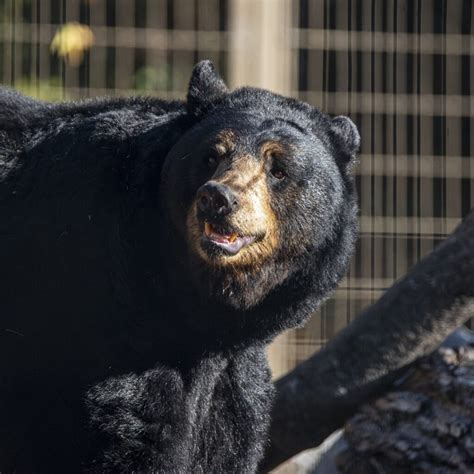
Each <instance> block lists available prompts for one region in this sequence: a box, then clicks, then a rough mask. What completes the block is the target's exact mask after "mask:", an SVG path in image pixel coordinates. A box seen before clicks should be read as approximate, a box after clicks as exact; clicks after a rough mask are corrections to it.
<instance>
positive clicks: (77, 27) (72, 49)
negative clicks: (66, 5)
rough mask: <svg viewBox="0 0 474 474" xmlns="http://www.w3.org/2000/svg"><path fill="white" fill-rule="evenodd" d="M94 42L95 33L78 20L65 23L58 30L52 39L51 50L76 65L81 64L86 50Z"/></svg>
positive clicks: (70, 63)
mask: <svg viewBox="0 0 474 474" xmlns="http://www.w3.org/2000/svg"><path fill="white" fill-rule="evenodd" d="M93 44H94V33H92V30H91V29H90V28H89V27H88V26H86V25H81V24H80V23H77V22H71V23H65V24H64V25H63V26H61V28H59V30H58V31H56V33H55V35H54V37H53V40H52V41H51V52H53V53H56V54H57V55H58V56H59V57H62V58H64V59H65V60H66V62H67V63H68V64H69V65H71V66H74V67H77V66H79V65H80V64H81V62H82V59H83V58H84V52H85V51H87V50H88V49H90V48H91V46H92V45H93Z"/></svg>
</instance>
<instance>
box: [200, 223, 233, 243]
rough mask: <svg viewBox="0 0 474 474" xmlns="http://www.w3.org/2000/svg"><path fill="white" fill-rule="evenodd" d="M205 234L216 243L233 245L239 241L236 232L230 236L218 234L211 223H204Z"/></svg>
mask: <svg viewBox="0 0 474 474" xmlns="http://www.w3.org/2000/svg"><path fill="white" fill-rule="evenodd" d="M204 233H205V234H206V237H207V238H208V239H211V240H213V241H214V242H219V243H223V244H225V243H233V242H235V241H236V239H237V234H236V233H235V232H231V233H229V234H221V233H219V232H216V230H215V229H214V228H213V226H212V225H211V224H209V222H205V223H204Z"/></svg>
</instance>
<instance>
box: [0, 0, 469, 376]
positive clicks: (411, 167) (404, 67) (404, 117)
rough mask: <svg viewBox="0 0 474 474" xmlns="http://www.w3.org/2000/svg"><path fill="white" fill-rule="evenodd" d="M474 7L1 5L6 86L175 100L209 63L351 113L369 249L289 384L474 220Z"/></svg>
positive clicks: (169, 2)
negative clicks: (358, 143)
mask: <svg viewBox="0 0 474 474" xmlns="http://www.w3.org/2000/svg"><path fill="white" fill-rule="evenodd" d="M472 3H473V2H472V0H449V1H448V0H385V1H383V0H295V1H291V0H129V1H128V0H67V1H66V0H41V2H40V1H39V0H17V1H14V0H0V25H1V31H0V43H1V48H0V81H1V82H2V83H4V84H9V85H11V86H13V87H15V88H18V89H19V90H21V91H23V92H25V93H26V94H29V95H33V96H36V97H41V98H45V99H51V100H61V99H76V98H81V97H90V96H96V95H103V94H107V95H127V94H137V93H141V94H154V95H155V94H156V95H160V96H164V97H173V98H175V97H183V96H184V94H185V90H186V86H187V80H188V77H189V73H190V71H191V68H192V66H193V64H194V63H195V62H197V61H198V60H199V59H202V58H210V59H212V60H213V61H214V62H215V64H216V66H217V67H218V69H219V71H220V72H221V74H222V75H223V77H224V78H225V79H226V80H227V81H228V82H229V83H230V84H231V85H243V84H244V83H248V84H250V85H257V86H264V87H269V88H272V89H274V90H276V91H279V92H282V93H285V94H288V95H292V96H295V97H298V98H300V99H302V100H305V101H308V102H310V103H311V104H313V105H315V106H317V107H319V108H321V109H323V110H325V111H327V112H329V113H331V114H344V115H349V116H351V118H352V119H353V120H354V121H355V122H356V124H357V125H358V127H359V129H360V132H361V136H362V147H361V152H360V164H359V166H358V167H357V168H356V170H355V173H356V179H357V187H358V191H359V196H360V207H361V211H360V227H361V237H360V240H359V243H358V246H357V252H356V255H355V257H354V259H353V262H352V266H351V270H350V272H349V274H348V276H347V277H346V278H345V279H344V281H343V282H342V284H341V285H340V286H339V288H338V290H337V291H336V292H335V294H334V295H333V297H332V298H331V299H330V300H329V301H328V302H327V303H326V305H325V306H324V307H323V308H322V309H321V310H320V311H319V312H318V313H317V314H316V315H314V317H313V318H312V320H311V321H310V323H309V324H308V325H307V326H306V327H305V328H303V329H298V330H295V331H292V332H291V333H290V334H288V335H286V336H284V337H282V338H279V339H278V340H277V341H276V343H275V344H274V346H273V349H272V352H271V353H272V363H273V367H274V370H275V373H277V374H280V373H282V372H284V371H286V370H288V369H289V368H291V367H292V366H293V365H294V364H296V363H297V362H299V361H301V360H303V359H304V358H306V357H307V356H309V355H310V354H311V353H312V352H314V351H315V350H316V349H318V348H319V347H320V346H321V345H322V344H324V343H325V341H327V339H328V338H330V337H332V336H333V335H334V334H335V333H336V332H337V331H338V330H340V329H341V328H343V327H344V326H345V325H346V324H348V322H349V321H350V320H351V319H352V318H353V317H354V316H355V315H356V314H357V313H359V312H360V311H361V310H362V309H363V308H364V307H366V306H367V305H368V304H370V303H371V302H373V301H374V300H376V299H377V298H378V297H379V296H380V295H381V294H382V292H383V291H384V290H385V289H386V288H387V287H388V286H390V285H391V284H392V282H393V281H394V280H396V279H397V278H399V277H400V276H402V275H403V274H404V273H405V272H406V271H407V270H408V268H410V266H412V265H413V264H414V263H415V262H416V261H417V260H418V259H420V258H421V257H422V256H423V255H425V254H426V253H427V252H429V251H430V250H431V249H432V248H433V247H434V246H435V245H436V244H437V243H438V242H439V241H441V240H442V239H443V238H444V237H445V236H446V235H447V234H448V233H449V232H450V231H451V230H452V229H453V228H454V227H455V226H456V224H457V223H458V222H459V220H460V218H461V217H462V216H464V215H465V214H466V213H467V212H468V210H469V209H471V208H472V207H474V192H473V189H474V188H473V184H474V181H473V180H474V161H473V159H472V158H471V148H472V139H471V137H472V136H473V131H474V130H473V120H472V118H471V117H472V115H473V110H474V99H473V96H472V89H473V84H472V78H473V77H474V60H473V54H474V39H473V36H472V27H473V5H472ZM65 26H68V27H69V28H70V30H65V29H64V28H65ZM79 28H83V29H82V30H81V29H79ZM81 32H82V33H81ZM58 34H63V35H65V36H64V37H63V40H61V37H60V38H59V39H58V36H57V35H58ZM68 35H69V39H68V40H67V41H69V43H68V42H67V41H66V40H64V38H68ZM87 38H88V41H87ZM61 41H63V42H64V41H66V43H65V46H64V45H63V44H61ZM55 42H56V46H55ZM58 44H59V45H58ZM61 48H62V49H61Z"/></svg>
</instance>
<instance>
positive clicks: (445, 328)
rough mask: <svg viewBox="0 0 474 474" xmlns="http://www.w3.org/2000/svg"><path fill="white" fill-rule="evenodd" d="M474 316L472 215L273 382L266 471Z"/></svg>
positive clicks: (319, 436)
mask: <svg viewBox="0 0 474 474" xmlns="http://www.w3.org/2000/svg"><path fill="white" fill-rule="evenodd" d="M472 315H474V212H471V213H470V214H469V216H468V217H466V219H465V220H464V221H463V222H462V223H461V225H460V226H459V227H458V228H457V229H456V230H455V232H454V233H453V234H452V235H450V236H449V237H448V238H447V239H446V240H445V241H444V242H443V243H442V244H440V245H439V246H438V247H437V248H436V249H435V250H434V251H433V252H432V253H431V254H429V255H428V256H427V257H425V258H424V259H423V260H421V261H420V262H419V263H418V264H417V265H416V266H415V267H414V268H413V269H412V270H411V271H410V272H409V273H408V274H407V275H406V276H405V277H404V278H403V279H401V280H400V281H398V282H397V283H395V284H394V285H393V286H392V287H391V288H390V289H389V290H388V291H387V292H386V293H385V294H384V296H383V297H382V298H380V300H379V301H378V302H377V303H375V304H374V305H373V306H371V307H370V308H369V309H367V310H366V311H365V312H364V313H362V314H361V315H360V316H359V317H358V318H357V319H356V320H354V322H353V323H352V324H350V325H349V326H347V327H346V328H345V329H344V330H342V331H341V332H340V333H339V334H338V335H337V336H336V337H335V338H333V339H332V340H331V341H330V342H329V343H328V345H327V346H326V347H325V348H324V349H323V350H321V351H320V352H318V353H317V354H315V355H314V356H312V357H311V358H309V359H308V360H307V361H305V362H303V363H302V364H300V365H299V366H298V367H297V368H296V369H295V370H293V371H292V372H291V373H290V374H288V375H287V376H285V377H283V378H282V379H280V380H279V381H277V383H276V388H277V398H276V403H275V405H274V409H273V421H272V425H271V430H270V439H271V445H270V447H269V449H268V452H267V455H266V458H265V460H264V462H263V464H262V470H263V471H266V470H269V469H271V468H272V467H275V466H277V465H278V464H280V463H282V462H283V461H285V460H286V459H289V458H290V457H292V456H293V455H295V454H297V453H298V452H300V451H302V450H304V449H307V448H311V447H314V446H317V445H319V444H320V443H321V442H322V441H323V440H324V439H325V438H326V437H327V436H328V435H329V434H331V433H332V432H333V431H335V430H336V429H338V428H340V427H341V426H342V425H343V424H344V423H345V422H346V421H347V420H348V418H349V417H350V416H352V415H353V414H354V413H355V412H356V411H357V410H358V409H359V408H360V407H361V405H363V404H365V403H367V402H368V401H370V400H371V399H374V397H377V396H379V395H381V394H382V393H383V392H384V391H386V390H387V389H388V388H389V387H390V386H391V384H392V383H393V382H394V381H395V380H397V379H398V378H399V377H400V375H401V373H402V372H403V370H406V367H407V366H408V365H409V364H411V363H412V362H414V361H415V360H416V359H418V358H419V357H421V356H423V355H426V354H429V353H431V352H432V351H433V350H434V349H435V348H436V347H437V346H438V345H439V344H440V343H441V342H442V341H443V340H444V339H445V338H446V336H448V334H450V333H451V332H452V331H453V330H454V329H455V328H456V327H458V326H460V325H462V324H463V323H464V322H465V321H466V320H467V319H468V318H469V317H470V316H472Z"/></svg>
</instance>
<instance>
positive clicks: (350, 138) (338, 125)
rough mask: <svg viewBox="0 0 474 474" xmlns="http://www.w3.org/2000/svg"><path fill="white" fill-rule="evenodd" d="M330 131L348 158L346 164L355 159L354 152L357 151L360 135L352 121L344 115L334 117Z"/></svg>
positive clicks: (350, 163)
mask: <svg viewBox="0 0 474 474" xmlns="http://www.w3.org/2000/svg"><path fill="white" fill-rule="evenodd" d="M331 131H332V133H333V134H334V136H335V138H336V140H337V141H338V144H339V146H340V147H341V148H342V151H343V152H344V154H345V155H346V156H347V158H348V162H347V166H349V167H350V166H351V165H352V163H353V162H354V161H355V160H354V158H355V154H356V153H357V152H358V151H359V147H360V135H359V131H358V130H357V127H356V126H355V124H354V122H353V121H352V120H351V119H350V118H349V117H345V116H344V115H339V116H338V117H334V118H333V119H332V122H331Z"/></svg>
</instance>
